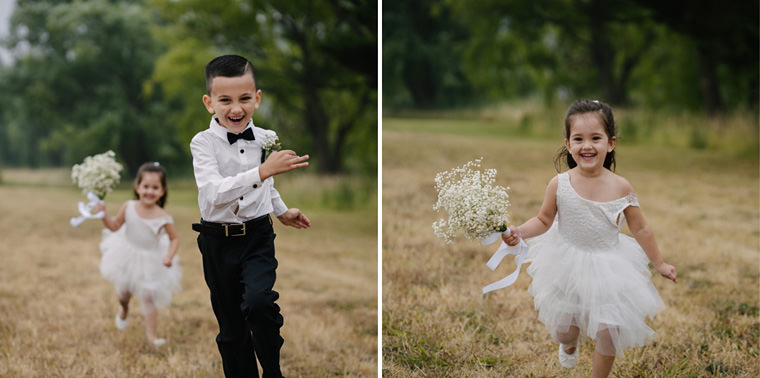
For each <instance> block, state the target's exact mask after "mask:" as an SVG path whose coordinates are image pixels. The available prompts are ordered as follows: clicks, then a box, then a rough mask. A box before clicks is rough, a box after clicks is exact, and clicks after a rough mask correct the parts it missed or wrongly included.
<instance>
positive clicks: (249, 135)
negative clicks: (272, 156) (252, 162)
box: [227, 128, 256, 144]
mask: <svg viewBox="0 0 760 378" xmlns="http://www.w3.org/2000/svg"><path fill="white" fill-rule="evenodd" d="M238 139H245V140H256V138H255V137H254V136H253V129H251V128H247V129H245V131H243V132H242V133H240V134H234V133H229V132H228V133H227V140H228V141H230V144H232V143H235V142H236V141H237V140H238Z"/></svg>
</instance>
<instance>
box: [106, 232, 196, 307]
mask: <svg viewBox="0 0 760 378" xmlns="http://www.w3.org/2000/svg"><path fill="white" fill-rule="evenodd" d="M124 229H125V227H122V228H120V229H119V230H117V231H115V232H111V231H109V230H106V229H104V230H103V239H102V241H101V243H100V251H101V253H102V258H101V260H100V274H102V275H103V278H105V279H106V280H108V281H109V282H111V283H112V284H113V285H114V288H115V289H116V293H117V294H118V295H119V296H121V295H123V294H125V293H131V294H133V295H136V296H137V297H138V298H139V299H140V302H141V303H142V304H143V306H142V309H143V312H145V311H147V310H150V309H151V308H152V307H155V308H159V307H166V306H168V305H169V304H170V303H171V300H172V295H173V294H174V293H177V292H179V291H180V290H181V286H180V281H181V279H182V270H181V268H180V266H179V256H177V255H175V256H174V258H173V259H172V266H171V267H168V268H167V267H166V266H164V264H163V259H164V257H165V256H166V252H167V251H168V248H169V241H168V237H167V238H166V240H165V241H162V243H160V245H161V246H160V248H158V249H157V250H155V251H153V250H146V249H140V248H137V247H135V246H134V245H133V244H131V243H130V242H129V240H127V238H126V232H125V231H124ZM146 304H147V306H146ZM151 305H152V306H151Z"/></svg>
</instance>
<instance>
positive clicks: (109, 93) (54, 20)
mask: <svg viewBox="0 0 760 378" xmlns="http://www.w3.org/2000/svg"><path fill="white" fill-rule="evenodd" d="M377 30H378V27H377V4H376V3H375V2H371V1H364V0H314V1H310V2H307V3H303V2H299V1H287V0H248V1H234V2H233V1H222V2H210V1H203V0H187V1H182V2H176V1H171V0H146V1H117V0H63V1H55V2H51V1H44V0H17V2H16V7H15V9H14V13H13V15H12V17H11V27H10V33H9V36H8V38H6V39H5V40H4V41H2V43H3V45H4V46H5V47H6V48H7V49H8V50H9V51H10V52H11V54H12V56H13V63H12V64H11V65H9V66H5V67H0V96H2V103H3V106H2V107H0V163H1V164H3V165H6V166H31V167H40V166H60V165H70V164H74V163H77V162H79V161H81V160H82V158H83V157H84V156H87V155H91V154H94V153H100V152H103V151H105V150H108V149H112V150H114V151H116V152H117V154H118V155H119V159H120V160H121V161H122V162H123V163H125V165H126V169H127V172H132V171H134V170H135V169H136V167H137V166H139V164H141V163H142V162H145V161H161V162H163V163H165V164H166V165H168V166H175V167H177V169H184V170H185V171H188V170H189V168H188V167H189V166H190V164H189V161H190V154H189V147H188V143H189V141H190V139H191V138H192V136H193V135H194V134H195V133H197V132H198V131H200V130H202V129H204V128H206V127H208V120H209V118H210V115H209V114H208V113H207V112H206V110H205V108H204V107H203V106H202V104H201V100H200V99H201V96H202V95H203V94H204V92H205V84H204V77H203V68H204V66H205V64H206V63H207V62H208V61H209V60H210V59H212V58H213V57H214V56H216V55H219V54H225V53H235V54H240V55H243V56H246V57H248V58H249V59H250V60H251V61H252V62H253V64H254V67H255V70H256V75H257V81H258V85H259V88H260V89H261V90H262V91H263V99H262V106H261V108H260V110H259V111H257V113H256V115H255V121H256V124H257V125H259V126H261V127H265V128H270V129H274V130H276V131H277V132H278V134H279V135H280V137H281V140H282V143H283V146H284V147H285V148H292V149H295V150H296V151H298V152H301V153H309V154H310V155H311V156H312V159H311V161H312V164H314V165H315V166H316V169H318V170H319V172H322V173H329V174H332V173H344V172H356V173H366V174H370V175H373V174H375V173H376V170H377V40H378V36H377ZM128 174H129V173H128Z"/></svg>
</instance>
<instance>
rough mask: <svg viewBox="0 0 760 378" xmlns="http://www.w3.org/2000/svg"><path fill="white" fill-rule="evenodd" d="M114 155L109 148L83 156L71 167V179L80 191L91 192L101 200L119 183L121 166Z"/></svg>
mask: <svg viewBox="0 0 760 378" xmlns="http://www.w3.org/2000/svg"><path fill="white" fill-rule="evenodd" d="M115 156H116V154H115V153H114V152H113V151H110V150H109V151H106V152H104V153H102V154H98V155H93V156H88V157H86V158H84V161H83V162H82V164H75V165H74V166H73V167H72V168H71V179H72V180H73V181H74V183H75V184H76V185H77V186H78V187H79V188H80V189H82V193H84V194H87V193H93V194H95V195H96V196H98V198H99V199H101V200H103V199H104V198H105V197H106V194H108V193H110V192H111V191H112V190H113V189H114V188H115V187H116V185H118V184H119V180H120V177H119V172H120V171H121V169H122V166H121V164H119V163H118V162H116V159H115Z"/></svg>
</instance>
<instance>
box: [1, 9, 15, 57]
mask: <svg viewBox="0 0 760 378" xmlns="http://www.w3.org/2000/svg"><path fill="white" fill-rule="evenodd" d="M15 3H16V0H0V38H4V37H5V36H6V35H8V22H9V21H10V18H11V14H12V13H13V5H14V4H15ZM0 62H2V63H4V64H7V63H9V62H10V58H9V57H8V52H7V51H5V49H2V48H0Z"/></svg>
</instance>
